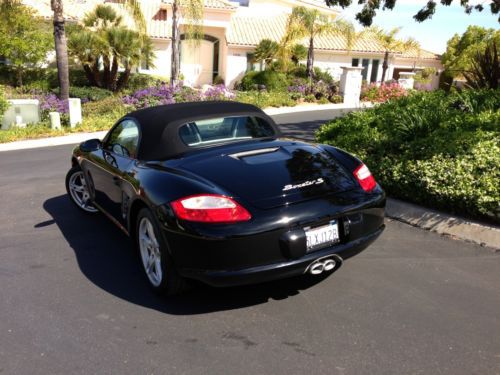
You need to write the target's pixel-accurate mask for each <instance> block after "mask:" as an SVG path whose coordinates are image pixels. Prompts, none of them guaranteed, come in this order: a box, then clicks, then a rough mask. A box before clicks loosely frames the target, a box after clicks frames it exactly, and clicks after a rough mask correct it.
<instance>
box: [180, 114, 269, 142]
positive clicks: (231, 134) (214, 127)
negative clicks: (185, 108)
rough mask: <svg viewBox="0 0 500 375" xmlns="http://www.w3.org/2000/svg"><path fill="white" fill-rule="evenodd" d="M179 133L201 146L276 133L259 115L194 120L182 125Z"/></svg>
mask: <svg viewBox="0 0 500 375" xmlns="http://www.w3.org/2000/svg"><path fill="white" fill-rule="evenodd" d="M179 135H180V137H181V139H182V141H183V142H184V143H185V144H187V145H188V146H200V145H207V144H211V143H221V142H227V141H234V140H240V139H252V138H267V137H272V136H274V135H275V133H274V129H273V127H272V126H271V125H270V124H269V123H267V122H266V121H265V120H263V119H261V118H259V117H253V116H235V117H221V118H214V119H208V120H198V121H192V122H190V123H188V124H185V125H183V126H181V127H180V129H179Z"/></svg>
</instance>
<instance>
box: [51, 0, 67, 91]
mask: <svg viewBox="0 0 500 375" xmlns="http://www.w3.org/2000/svg"><path fill="white" fill-rule="evenodd" d="M51 8H52V10H53V11H54V42H55V49H56V60H57V77H58V78H59V98H60V99H61V100H68V98H69V68H68V46H67V43H66V34H65V32H64V14H63V2H62V0H51Z"/></svg>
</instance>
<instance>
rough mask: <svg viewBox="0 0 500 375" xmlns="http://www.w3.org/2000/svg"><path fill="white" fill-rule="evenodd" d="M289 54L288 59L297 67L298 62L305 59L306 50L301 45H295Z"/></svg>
mask: <svg viewBox="0 0 500 375" xmlns="http://www.w3.org/2000/svg"><path fill="white" fill-rule="evenodd" d="M290 52H291V53H290V59H291V60H292V61H293V63H294V64H295V65H299V62H300V61H301V60H304V59H305V58H306V57H307V52H308V50H307V48H306V47H304V46H303V45H302V44H299V43H297V44H295V45H294V46H293V47H292V49H291V51H290Z"/></svg>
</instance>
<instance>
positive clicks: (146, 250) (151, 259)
mask: <svg viewBox="0 0 500 375" xmlns="http://www.w3.org/2000/svg"><path fill="white" fill-rule="evenodd" d="M138 234H139V250H140V252H141V259H142V265H143V266H144V270H145V271H146V275H147V276H148V279H149V282H150V283H151V284H152V285H153V286H156V287H157V286H159V285H160V284H161V281H162V279H163V272H162V269H161V253H160V244H159V243H158V241H157V239H156V235H155V231H154V229H153V224H151V221H149V219H148V218H147V217H143V218H142V219H141V221H140V223H139V233H138Z"/></svg>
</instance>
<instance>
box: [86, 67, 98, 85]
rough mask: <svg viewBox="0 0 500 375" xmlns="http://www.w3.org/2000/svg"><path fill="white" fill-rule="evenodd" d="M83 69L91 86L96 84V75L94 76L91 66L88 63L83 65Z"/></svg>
mask: <svg viewBox="0 0 500 375" xmlns="http://www.w3.org/2000/svg"><path fill="white" fill-rule="evenodd" d="M83 71H84V72H85V76H86V77H87V80H88V81H89V83H90V85H91V86H98V84H97V81H96V77H95V76H94V72H93V71H92V68H91V67H90V65H88V64H84V65H83Z"/></svg>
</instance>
